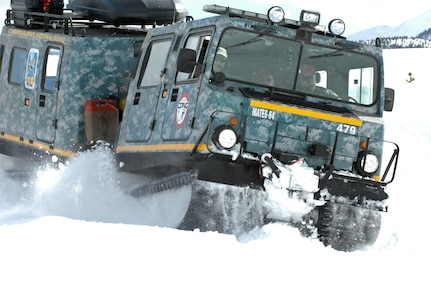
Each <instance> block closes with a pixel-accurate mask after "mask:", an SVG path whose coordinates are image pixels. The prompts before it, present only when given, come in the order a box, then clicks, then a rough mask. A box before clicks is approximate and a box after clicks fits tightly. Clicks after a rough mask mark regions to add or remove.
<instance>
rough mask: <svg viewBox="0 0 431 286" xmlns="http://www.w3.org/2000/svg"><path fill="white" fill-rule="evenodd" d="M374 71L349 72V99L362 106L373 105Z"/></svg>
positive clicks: (359, 69)
mask: <svg viewBox="0 0 431 286" xmlns="http://www.w3.org/2000/svg"><path fill="white" fill-rule="evenodd" d="M373 86H374V69H373V68H372V67H366V68H358V69H351V70H350V72H349V98H352V99H354V100H355V101H357V102H358V103H361V104H371V103H373Z"/></svg>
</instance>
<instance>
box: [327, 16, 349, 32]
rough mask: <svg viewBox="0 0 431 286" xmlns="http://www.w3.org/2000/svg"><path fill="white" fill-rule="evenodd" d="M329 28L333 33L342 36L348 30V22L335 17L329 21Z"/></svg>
mask: <svg viewBox="0 0 431 286" xmlns="http://www.w3.org/2000/svg"><path fill="white" fill-rule="evenodd" d="M328 28H329V32H331V34H333V35H335V36H341V35H342V34H343V33H344V31H345V30H346V24H344V21H343V20H341V19H334V20H332V21H331V22H329V25H328Z"/></svg>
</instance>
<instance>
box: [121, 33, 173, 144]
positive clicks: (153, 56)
mask: <svg viewBox="0 0 431 286" xmlns="http://www.w3.org/2000/svg"><path fill="white" fill-rule="evenodd" d="M172 42H173V35H172V34H171V35H164V36H159V37H154V38H152V39H151V42H150V43H149V44H148V45H147V46H148V48H147V49H146V51H145V54H144V58H143V61H142V62H141V64H140V68H138V73H137V80H136V81H135V85H134V86H131V87H130V90H129V93H131V95H132V97H131V98H130V95H129V98H128V100H131V101H132V102H131V103H130V102H129V103H128V107H127V110H126V118H125V120H126V141H127V142H145V141H148V140H149V138H150V136H151V133H152V132H153V130H154V126H155V122H156V118H155V116H156V110H157V105H158V102H159V98H160V97H161V96H162V93H163V90H164V86H163V85H164V79H165V75H166V72H167V69H166V63H167V59H168V56H169V52H170V50H171V46H172Z"/></svg>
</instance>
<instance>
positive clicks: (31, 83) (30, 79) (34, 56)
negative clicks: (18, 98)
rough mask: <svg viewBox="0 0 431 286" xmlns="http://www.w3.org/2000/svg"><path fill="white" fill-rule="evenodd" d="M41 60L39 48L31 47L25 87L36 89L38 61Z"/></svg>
mask: <svg viewBox="0 0 431 286" xmlns="http://www.w3.org/2000/svg"><path fill="white" fill-rule="evenodd" d="M38 61H39V50H38V49H30V52H29V53H28V58H27V66H26V69H25V87H26V88H28V89H34V87H35V85H36V72H37V63H38Z"/></svg>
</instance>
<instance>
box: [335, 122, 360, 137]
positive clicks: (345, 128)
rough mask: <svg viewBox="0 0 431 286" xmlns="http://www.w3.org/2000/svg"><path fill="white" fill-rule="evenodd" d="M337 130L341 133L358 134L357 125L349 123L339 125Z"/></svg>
mask: <svg viewBox="0 0 431 286" xmlns="http://www.w3.org/2000/svg"><path fill="white" fill-rule="evenodd" d="M337 131H338V132H341V133H348V134H351V135H356V126H352V125H348V124H340V125H338V127H337Z"/></svg>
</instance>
